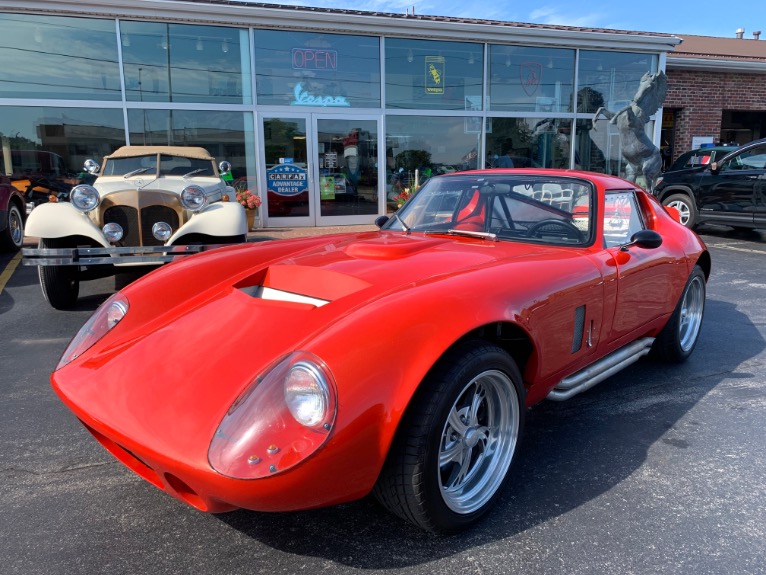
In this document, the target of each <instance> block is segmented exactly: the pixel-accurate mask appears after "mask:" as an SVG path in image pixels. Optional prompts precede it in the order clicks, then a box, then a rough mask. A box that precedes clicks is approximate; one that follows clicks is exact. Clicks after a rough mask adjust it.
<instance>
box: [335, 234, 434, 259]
mask: <svg viewBox="0 0 766 575" xmlns="http://www.w3.org/2000/svg"><path fill="white" fill-rule="evenodd" d="M441 243H444V240H440V239H436V238H427V237H421V236H401V235H384V236H381V237H379V238H375V239H371V240H363V241H359V242H354V243H352V244H349V245H348V246H346V248H345V250H344V251H345V252H346V254H347V255H349V256H351V257H352V258H359V259H372V260H378V259H384V260H390V259H398V258H403V257H406V256H409V255H412V254H414V253H417V252H421V251H423V250H427V249H430V248H432V247H434V246H436V245H438V244H441Z"/></svg>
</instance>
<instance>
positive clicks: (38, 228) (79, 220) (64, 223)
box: [24, 202, 109, 247]
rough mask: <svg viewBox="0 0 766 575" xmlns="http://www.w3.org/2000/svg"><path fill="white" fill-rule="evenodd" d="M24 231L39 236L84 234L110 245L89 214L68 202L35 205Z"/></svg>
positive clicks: (106, 245) (57, 236)
mask: <svg viewBox="0 0 766 575" xmlns="http://www.w3.org/2000/svg"><path fill="white" fill-rule="evenodd" d="M24 233H25V234H26V235H28V236H34V237H38V238H66V237H70V236H83V237H87V238H90V239H92V240H93V241H94V243H96V244H99V245H101V246H103V247H109V243H108V242H107V241H106V239H104V234H103V233H102V232H101V230H100V229H99V228H98V227H97V226H96V225H95V224H94V223H93V222H92V221H91V220H90V218H88V216H87V215H86V214H85V213H83V212H81V211H80V210H78V209H77V208H75V207H74V206H73V205H72V204H70V203H68V202H48V203H45V204H40V205H39V206H35V208H34V209H33V210H32V213H31V214H29V218H28V219H27V225H26V229H25V230H24Z"/></svg>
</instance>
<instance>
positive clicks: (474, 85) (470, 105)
mask: <svg viewBox="0 0 766 575" xmlns="http://www.w3.org/2000/svg"><path fill="white" fill-rule="evenodd" d="M483 62H484V47H483V46H482V45H481V44H474V43H468V42H441V41H435V40H410V39H404V38H386V108H389V109H394V108H395V109H416V110H422V109H429V110H480V109H481V96H482V93H481V90H482V78H483V74H482V70H483V67H484V64H483Z"/></svg>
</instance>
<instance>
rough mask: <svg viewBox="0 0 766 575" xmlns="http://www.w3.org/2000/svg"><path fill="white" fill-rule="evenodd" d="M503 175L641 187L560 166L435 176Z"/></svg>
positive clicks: (609, 187) (618, 187)
mask: <svg viewBox="0 0 766 575" xmlns="http://www.w3.org/2000/svg"><path fill="white" fill-rule="evenodd" d="M478 174H482V175H502V176H511V177H513V176H543V177H546V176H547V177H556V178H578V179H582V180H589V181H592V182H598V183H600V184H601V185H602V186H603V187H604V189H605V190H632V189H637V188H640V186H639V185H638V184H635V183H632V182H629V181H627V180H625V179H623V178H620V177H617V176H612V175H610V174H599V173H596V172H586V171H583V170H565V169H559V168H489V169H486V170H467V171H460V172H452V173H449V174H439V175H437V176H434V178H454V177H460V176H474V177H476V176H477V175H478Z"/></svg>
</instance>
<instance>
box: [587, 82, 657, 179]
mask: <svg viewBox="0 0 766 575" xmlns="http://www.w3.org/2000/svg"><path fill="white" fill-rule="evenodd" d="M667 91H668V81H667V77H666V76H665V73H664V72H662V71H660V72H657V73H655V74H652V73H650V72H647V73H646V74H644V75H643V76H642V77H641V82H640V84H639V86H638V90H637V91H636V95H635V96H633V99H632V100H631V101H630V104H628V105H627V106H625V107H624V108H623V109H622V110H619V111H617V112H612V111H610V110H607V109H606V108H605V107H603V106H602V107H600V108H599V109H598V110H596V113H595V114H594V115H593V129H594V130H595V129H596V120H598V118H599V117H600V116H604V117H606V119H607V120H609V123H610V124H614V125H615V126H617V130H618V131H619V134H620V143H621V146H622V155H623V157H624V158H625V160H627V162H628V164H627V166H626V168H625V171H626V179H628V180H630V181H631V182H635V181H636V179H637V178H638V177H639V176H643V178H644V180H645V182H646V189H647V190H649V191H652V189H653V188H654V183H655V181H656V180H657V177H658V176H659V175H660V172H661V171H662V156H661V154H660V150H659V149H658V148H657V146H655V145H654V144H653V143H652V141H651V139H649V136H647V135H646V129H645V125H646V124H647V122H649V119H650V118H651V116H652V115H654V114H655V113H656V112H657V110H659V109H660V106H662V102H663V101H664V100H665V95H666V94H667Z"/></svg>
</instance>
